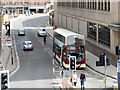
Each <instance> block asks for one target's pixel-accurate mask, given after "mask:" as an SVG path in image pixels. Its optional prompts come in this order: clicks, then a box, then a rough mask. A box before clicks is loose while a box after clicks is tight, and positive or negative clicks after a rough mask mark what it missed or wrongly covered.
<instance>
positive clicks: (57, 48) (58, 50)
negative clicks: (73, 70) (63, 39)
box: [55, 45, 61, 56]
mask: <svg viewBox="0 0 120 90" xmlns="http://www.w3.org/2000/svg"><path fill="white" fill-rule="evenodd" d="M55 51H56V52H57V54H59V56H60V55H61V47H60V46H58V45H56V47H55Z"/></svg>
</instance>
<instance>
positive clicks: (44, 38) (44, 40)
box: [43, 35, 47, 44]
mask: <svg viewBox="0 0 120 90" xmlns="http://www.w3.org/2000/svg"><path fill="white" fill-rule="evenodd" d="M46 36H47V35H45V36H44V37H43V42H44V44H46Z"/></svg>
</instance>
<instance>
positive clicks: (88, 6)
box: [87, 1, 90, 9]
mask: <svg viewBox="0 0 120 90" xmlns="http://www.w3.org/2000/svg"><path fill="white" fill-rule="evenodd" d="M87 8H88V9H89V8H90V5H89V1H88V3H87Z"/></svg>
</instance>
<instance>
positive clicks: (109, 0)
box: [108, 0, 110, 11]
mask: <svg viewBox="0 0 120 90" xmlns="http://www.w3.org/2000/svg"><path fill="white" fill-rule="evenodd" d="M108 11H110V0H109V1H108Z"/></svg>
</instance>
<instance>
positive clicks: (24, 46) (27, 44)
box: [23, 41, 33, 51]
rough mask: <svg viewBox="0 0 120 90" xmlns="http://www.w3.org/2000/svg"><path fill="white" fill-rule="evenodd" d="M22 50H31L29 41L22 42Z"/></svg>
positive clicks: (31, 46)
mask: <svg viewBox="0 0 120 90" xmlns="http://www.w3.org/2000/svg"><path fill="white" fill-rule="evenodd" d="M23 50H24V51H25V50H33V44H32V42H31V41H25V42H24V43H23Z"/></svg>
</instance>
